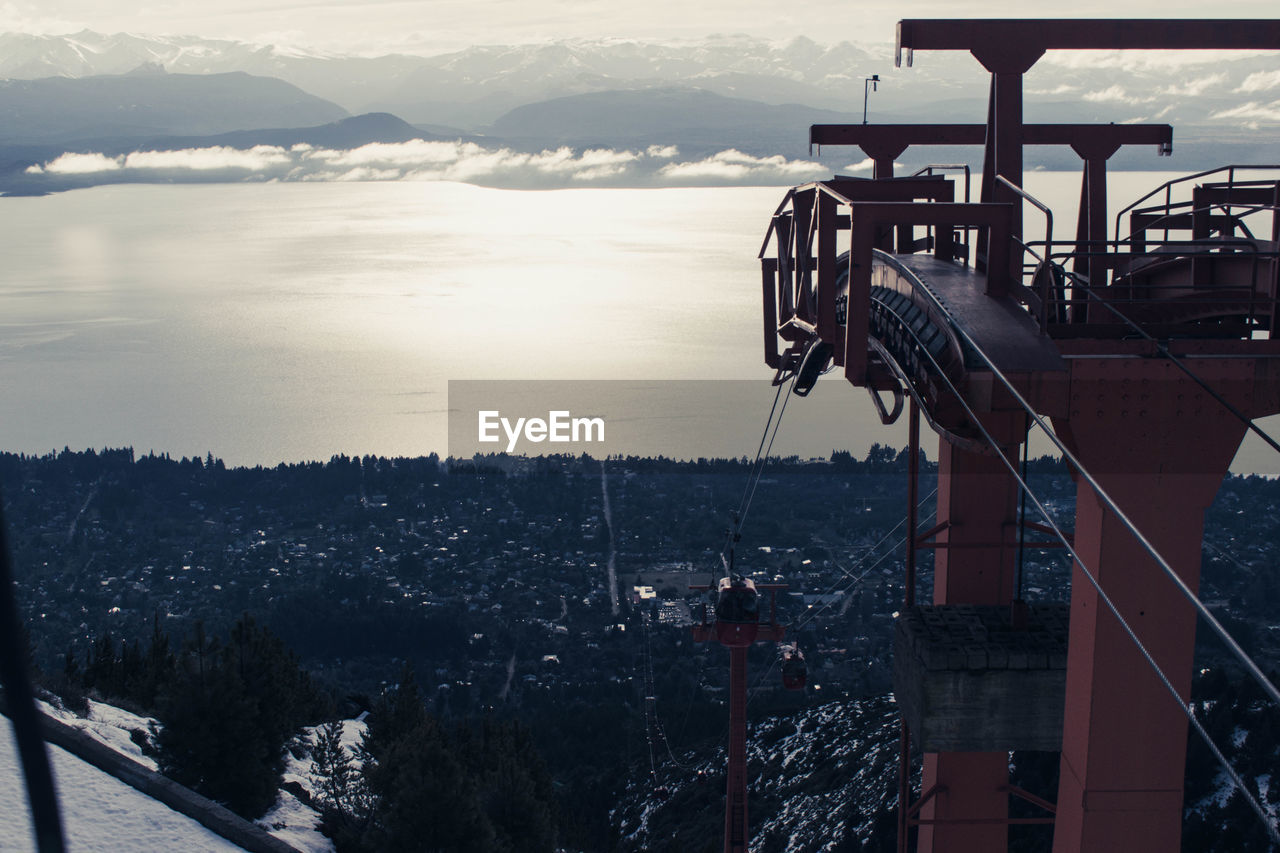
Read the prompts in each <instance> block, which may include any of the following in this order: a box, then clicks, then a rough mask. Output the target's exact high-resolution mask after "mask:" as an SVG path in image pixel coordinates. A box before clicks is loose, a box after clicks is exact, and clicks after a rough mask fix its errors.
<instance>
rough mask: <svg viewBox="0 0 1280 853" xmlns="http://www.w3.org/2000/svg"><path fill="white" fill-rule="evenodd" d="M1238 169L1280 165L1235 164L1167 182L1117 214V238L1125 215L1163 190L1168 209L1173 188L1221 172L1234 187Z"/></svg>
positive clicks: (1278, 168)
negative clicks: (1224, 173) (1225, 174)
mask: <svg viewBox="0 0 1280 853" xmlns="http://www.w3.org/2000/svg"><path fill="white" fill-rule="evenodd" d="M1237 169H1248V170H1259V171H1260V170H1263V169H1274V170H1276V171H1280V165H1277V166H1270V165H1251V164H1240V165H1234V164H1233V165H1230V166H1219V167H1217V168H1216V169H1209V170H1208V171H1205V172H1196V173H1195V174H1194V175H1183V176H1182V177H1181V178H1174V179H1173V180H1169V181H1165V182H1164V183H1163V184H1161V185H1160V186H1158V187H1156V188H1155V189H1153V190H1152V191H1151V192H1149V193H1147V194H1146V195H1144V196H1143V197H1142V198H1140V199H1138V200H1137V201H1135V202H1134V203H1133V204H1131V205H1129V206H1128V207H1126V208H1124V209H1123V210H1121V211H1120V212H1119V213H1117V214H1116V232H1115V233H1116V236H1117V237H1119V236H1120V220H1121V219H1123V218H1124V215H1125V214H1126V213H1128V212H1129V211H1131V210H1133V209H1134V208H1135V207H1137V206H1138V205H1140V204H1142V203H1143V202H1144V201H1146V200H1147V199H1149V198H1151V197H1153V196H1155V195H1156V194H1157V193H1159V192H1160V191H1161V190H1163V191H1164V193H1165V207H1166V208H1167V207H1168V206H1169V205H1170V204H1171V203H1172V199H1171V198H1170V192H1171V191H1172V189H1173V187H1174V186H1175V185H1176V184H1181V183H1185V182H1186V181H1194V180H1196V179H1197V178H1204V177H1207V176H1209V175H1216V174H1218V173H1219V172H1226V173H1227V182H1228V183H1229V184H1231V185H1234V184H1235V174H1236V170H1237Z"/></svg>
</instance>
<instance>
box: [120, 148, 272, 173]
mask: <svg viewBox="0 0 1280 853" xmlns="http://www.w3.org/2000/svg"><path fill="white" fill-rule="evenodd" d="M292 162H293V158H292V157H290V156H289V152H287V151H285V150H284V149H283V148H280V147H278V146H275V145H255V146H254V147H253V148H249V149H240V148H227V147H226V146H215V147H212V148H184V149H180V150H177V151H134V152H132V153H131V154H128V155H126V156H125V158H124V168H126V169H176V170H180V171H181V170H191V171H196V172H206V171H217V170H220V169H242V170H245V171H249V172H261V171H265V170H267V169H269V168H271V167H272V166H282V165H286V164H289V163H292Z"/></svg>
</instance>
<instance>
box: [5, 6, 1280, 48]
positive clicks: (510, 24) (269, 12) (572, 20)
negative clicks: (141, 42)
mask: <svg viewBox="0 0 1280 853" xmlns="http://www.w3.org/2000/svg"><path fill="white" fill-rule="evenodd" d="M1275 8H1276V7H1275V4H1274V2H1258V0H1237V2H1234V3H1232V4H1231V7H1230V10H1229V11H1225V10H1221V9H1218V8H1214V9H1212V10H1207V9H1206V7H1205V5H1204V4H1203V3H1202V2H1189V0H1160V2H1156V0H1128V2H1102V0H1080V2H1076V3H1073V4H1071V5H1070V6H1069V7H1064V6H1063V4H1061V3H1050V2H1046V0H1024V2H1022V3H1019V4H1016V5H1015V4H1013V3H993V2H990V0H953V2H938V0H898V2H894V3H887V2H885V3H880V4H873V3H867V2H861V1H860V0H836V1H833V0H814V1H813V2H805V3H795V4H787V3H779V2H777V0H697V2H694V3H689V2H687V0H645V2H643V3H640V2H635V0H218V2H216V3H211V2H209V0H142V1H141V2H133V0H130V2H121V0H38V2H32V0H0V31H15V32H31V33H70V32H76V31H79V30H81V29H86V28H87V29H92V30H97V31H99V32H136V33H150V34H172V35H178V34H181V35H197V36H203V37H206V38H230V39H236V40H241V41H249V42H256V43H271V44H278V45H287V46H295V47H310V48H321V49H327V50H333V51H337V52H342V53H364V54H381V53H392V52H406V53H424V52H425V53H430V52H439V51H444V50H450V49H456V48H461V47H465V46H467V45H471V44H526V43H537V42H543V41H551V40H555V39H562V38H586V39H598V38H626V39H637V40H646V41H674V40H680V39H698V38H702V37H705V36H707V35H710V34H726V33H746V34H748V35H755V36H764V37H769V38H774V39H778V40H784V39H789V38H792V37H795V36H800V35H804V36H808V37H810V38H813V39H814V40H816V41H820V42H823V43H833V42H838V41H854V42H885V43H888V42H891V41H892V40H893V35H894V24H895V23H896V21H897V20H898V19H899V18H951V17H1009V16H1014V15H1017V16H1021V17H1057V16H1070V17H1151V16H1162V17H1204V16H1205V15H1206V13H1208V14H1218V15H1222V16H1225V17H1233V18H1265V17H1272V16H1274V15H1275Z"/></svg>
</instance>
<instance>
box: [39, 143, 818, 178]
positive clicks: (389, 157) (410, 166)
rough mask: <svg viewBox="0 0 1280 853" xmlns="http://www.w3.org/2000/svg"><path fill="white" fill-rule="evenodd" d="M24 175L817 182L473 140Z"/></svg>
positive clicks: (672, 150)
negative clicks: (492, 145)
mask: <svg viewBox="0 0 1280 853" xmlns="http://www.w3.org/2000/svg"><path fill="white" fill-rule="evenodd" d="M26 172H27V174H28V175H31V176H33V177H37V178H38V177H40V176H46V177H49V178H66V179H80V180H85V179H92V178H94V177H95V176H97V177H101V178H102V179H104V180H111V181H120V180H136V181H147V180H157V179H160V178H164V179H166V180H178V181H181V180H184V179H187V180H192V181H209V180H226V181H244V180H279V181H398V180H405V181H459V182H466V183H478V184H491V185H499V186H513V187H549V186H592V185H597V186H619V185H624V186H701V185H723V184H740V185H752V184H755V185H772V184H792V183H798V182H801V181H806V180H812V179H817V178H822V177H825V176H827V175H828V174H829V169H827V167H825V166H822V165H821V164H819V163H815V162H810V161H805V160H788V159H787V158H785V157H783V156H781V155H774V156H771V157H756V156H753V155H750V154H745V153H743V152H741V151H738V150H736V149H728V150H725V151H720V152H718V153H716V154H713V155H711V156H709V157H705V158H701V159H693V160H681V159H680V151H679V149H678V148H677V147H676V146H674V145H651V146H649V147H648V148H646V149H644V150H643V151H631V150H621V151H620V150H615V149H610V148H590V149H587V150H585V151H576V150H574V149H572V148H568V147H561V148H556V149H547V150H543V151H539V152H536V153H529V152H522V151H515V150H512V149H510V148H485V147H484V146H481V145H478V144H476V143H474V142H462V141H457V142H441V141H427V140H423V139H414V140H411V141H409V142H397V143H381V142H376V143H371V144H368V145H363V146H360V147H359V148H352V149H346V150H338V149H330V148H316V147H314V146H311V145H305V144H303V145H294V146H293V147H291V148H283V147H280V146H275V145H258V146H254V147H253V148H247V149H238V148H228V147H224V146H215V147H209V148H187V149H180V150H173V151H134V152H131V153H129V154H124V155H119V156H115V157H110V156H107V155H105V154H100V153H66V154H62V155H60V156H59V157H56V158H55V159H53V160H50V161H49V162H47V163H43V164H39V165H33V166H30V167H28V168H27V170H26Z"/></svg>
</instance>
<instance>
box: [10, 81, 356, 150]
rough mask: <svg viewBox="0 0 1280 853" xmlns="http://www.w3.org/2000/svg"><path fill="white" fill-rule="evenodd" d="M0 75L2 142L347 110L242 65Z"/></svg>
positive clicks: (187, 131)
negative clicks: (185, 70)
mask: <svg viewBox="0 0 1280 853" xmlns="http://www.w3.org/2000/svg"><path fill="white" fill-rule="evenodd" d="M143 72H144V73H132V74H116V75H101V76H94V77H80V78H70V77H45V78H41V79H37V80H5V81H0V142H4V143H8V144H13V143H24V142H25V143H34V142H51V141H56V140H66V139H77V138H88V137H96V138H101V137H107V136H134V137H136V136H141V135H166V134H167V135H181V136H199V135H207V134H215V133H226V132H229V131H235V130H248V129H253V128H260V127H299V126H307V125H318V124H324V123H327V122H332V121H337V120H339V119H342V118H345V117H346V116H347V115H348V114H347V111H346V110H344V109H343V108H342V107H340V106H338V105H337V104H334V103H331V102H329V101H326V100H323V99H321V98H317V97H316V96H314V95H309V94H307V93H306V92H304V91H302V90H301V89H299V88H298V87H296V86H294V85H292V84H289V83H286V82H284V81H282V80H276V79H273V78H270V77H258V76H254V75H251V74H248V73H246V72H243V71H232V72H227V73H222V74H167V73H163V72H162V71H160V70H159V69H157V68H155V67H154V66H147V67H144V68H143Z"/></svg>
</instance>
